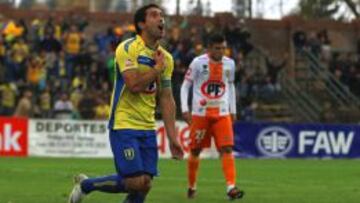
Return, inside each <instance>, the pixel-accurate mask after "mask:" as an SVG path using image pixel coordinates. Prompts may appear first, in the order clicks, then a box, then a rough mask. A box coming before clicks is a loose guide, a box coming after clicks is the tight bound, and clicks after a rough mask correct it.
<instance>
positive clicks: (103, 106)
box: [95, 97, 110, 120]
mask: <svg viewBox="0 0 360 203" xmlns="http://www.w3.org/2000/svg"><path fill="white" fill-rule="evenodd" d="M106 99H108V98H102V97H98V98H97V103H98V104H97V105H96V107H95V118H97V119H104V120H105V119H108V118H109V116H110V105H109V104H108V101H107V100H106Z"/></svg>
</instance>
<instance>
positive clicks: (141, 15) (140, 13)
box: [134, 4, 162, 34]
mask: <svg viewBox="0 0 360 203" xmlns="http://www.w3.org/2000/svg"><path fill="white" fill-rule="evenodd" d="M149 8H158V9H162V8H160V6H158V5H157V4H148V5H145V6H143V7H141V8H139V9H138V10H136V12H135V15H134V24H135V29H136V33H137V34H141V31H142V30H141V28H140V26H139V25H138V23H139V22H145V17H146V11H147V10H148V9H149Z"/></svg>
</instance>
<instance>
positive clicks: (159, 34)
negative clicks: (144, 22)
mask: <svg viewBox="0 0 360 203" xmlns="http://www.w3.org/2000/svg"><path fill="white" fill-rule="evenodd" d="M149 33H150V35H151V37H153V38H154V39H155V40H160V39H162V38H163V37H164V36H165V29H162V30H161V29H160V28H158V27H153V28H152V29H150V32H149Z"/></svg>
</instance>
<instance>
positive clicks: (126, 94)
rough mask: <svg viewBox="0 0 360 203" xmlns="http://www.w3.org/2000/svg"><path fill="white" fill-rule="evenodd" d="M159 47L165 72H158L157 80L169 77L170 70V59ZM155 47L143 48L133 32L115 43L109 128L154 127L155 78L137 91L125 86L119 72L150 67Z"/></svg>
mask: <svg viewBox="0 0 360 203" xmlns="http://www.w3.org/2000/svg"><path fill="white" fill-rule="evenodd" d="M159 49H160V50H161V51H162V52H163V53H164V55H165V65H166V68H165V71H164V72H163V73H162V74H161V76H160V80H161V83H160V84H162V83H164V82H166V81H170V80H171V76H172V72H173V69H174V62H173V58H172V56H171V54H170V53H168V52H167V51H166V50H165V49H164V48H162V47H159ZM154 52H155V50H153V49H151V48H149V47H147V46H146V45H145V43H144V41H143V39H142V38H141V37H140V36H139V35H137V36H135V37H134V38H131V39H128V40H126V41H124V42H122V43H121V44H119V45H118V47H117V48H116V52H115V66H116V68H115V69H116V76H115V83H114V90H113V94H112V98H111V114H110V121H109V128H110V129H114V130H117V129H135V130H154V129H155V116H154V114H155V105H156V92H157V91H156V90H157V87H158V86H159V84H158V83H157V81H154V82H153V83H151V84H150V85H149V86H148V87H147V89H146V90H145V91H143V92H141V93H132V92H131V91H130V90H129V89H128V87H127V86H126V84H125V82H124V79H123V77H122V75H121V74H122V73H123V72H124V71H127V70H130V69H137V70H138V71H140V72H146V71H149V70H150V69H151V68H154V66H155V61H154V59H153V54H154Z"/></svg>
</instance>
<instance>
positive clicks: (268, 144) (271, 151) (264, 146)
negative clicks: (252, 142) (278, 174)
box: [256, 127, 294, 157]
mask: <svg viewBox="0 0 360 203" xmlns="http://www.w3.org/2000/svg"><path fill="white" fill-rule="evenodd" d="M293 143H294V141H293V138H292V136H291V133H290V132H289V131H288V130H286V129H284V128H282V127H268V128H265V129H264V130H262V131H261V132H260V133H259V135H258V136H257V139H256V146H257V148H258V149H259V151H260V152H261V153H262V154H263V155H266V156H271V157H282V156H285V155H286V154H287V153H289V151H290V150H291V149H292V146H293Z"/></svg>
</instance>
